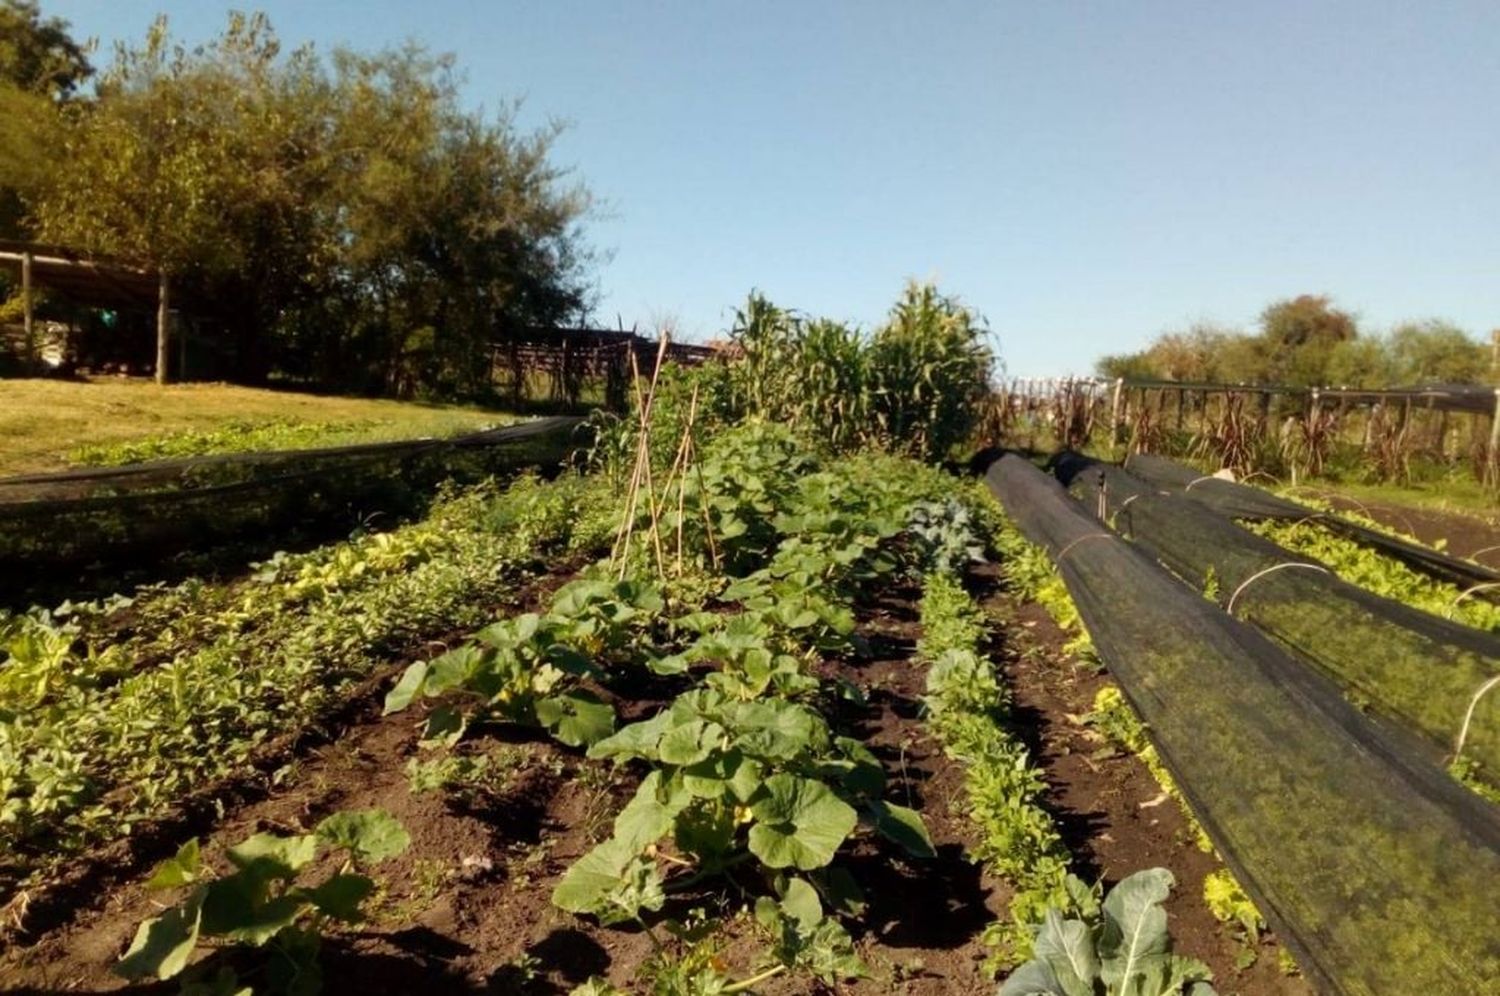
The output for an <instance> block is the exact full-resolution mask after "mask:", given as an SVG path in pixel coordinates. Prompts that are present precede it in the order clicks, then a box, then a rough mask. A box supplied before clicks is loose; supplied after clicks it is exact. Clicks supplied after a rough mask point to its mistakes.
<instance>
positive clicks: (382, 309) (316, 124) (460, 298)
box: [27, 14, 593, 394]
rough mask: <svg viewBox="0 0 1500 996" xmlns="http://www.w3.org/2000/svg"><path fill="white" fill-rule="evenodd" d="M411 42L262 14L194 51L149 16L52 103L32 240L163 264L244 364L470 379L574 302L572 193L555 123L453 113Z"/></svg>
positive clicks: (580, 260) (466, 382) (425, 387)
mask: <svg viewBox="0 0 1500 996" xmlns="http://www.w3.org/2000/svg"><path fill="white" fill-rule="evenodd" d="M458 86H459V78H458V76H457V74H456V73H455V70H454V66H453V61H452V59H451V58H450V57H447V56H438V55H433V54H431V53H429V52H427V51H426V50H425V49H423V48H421V47H420V46H416V45H407V46H405V47H402V48H398V49H392V50H388V51H383V52H378V53H373V54H370V53H361V52H354V51H350V50H344V49H338V50H335V51H333V52H332V53H331V54H330V55H328V56H326V57H325V56H322V55H320V54H319V53H317V52H315V51H314V50H313V49H312V48H310V47H304V48H299V49H297V50H295V51H290V52H285V51H283V49H282V46H281V44H280V42H279V40H278V39H277V37H276V34H275V32H274V31H273V30H272V27H271V25H270V23H269V21H268V20H267V19H266V18H265V16H264V15H260V14H255V15H241V14H232V15H230V19H229V23H228V26H227V27H226V29H225V30H224V32H223V33H222V34H221V35H219V36H218V37H217V38H216V39H214V40H213V41H211V42H209V43H208V44H206V45H203V46H201V47H198V48H191V49H189V48H187V47H185V46H183V45H181V44H179V43H176V42H174V40H173V39H172V37H171V34H170V31H169V29H168V24H167V21H166V20H165V19H164V18H161V19H158V20H157V21H156V22H155V23H154V24H153V25H152V27H151V29H150V31H149V32H148V33H147V36H146V39H145V41H144V43H143V44H141V45H138V46H129V45H121V46H118V47H117V49H116V51H115V53H114V58H113V61H112V62H111V64H110V65H109V66H108V67H106V68H105V69H104V70H103V71H102V72H101V73H100V75H99V77H98V79H97V81H96V90H97V99H96V100H95V101H92V102H89V103H84V102H79V101H74V102H70V103H68V104H64V105H61V106H60V107H59V108H58V110H57V117H58V120H59V127H60V130H61V144H62V153H63V154H62V155H61V156H59V157H57V162H56V164H55V168H54V169H52V170H50V171H49V174H48V177H47V180H46V182H45V183H43V184H41V185H39V186H38V187H36V188H34V189H32V190H31V191H29V192H28V195H27V203H28V206H29V208H30V209H31V214H32V217H33V219H34V221H35V223H36V225H37V227H38V229H39V231H40V233H41V235H42V236H43V237H45V238H47V239H49V240H53V241H57V242H62V243H66V244H70V245H76V246H79V247H81V248H84V249H87V250H91V251H94V252H99V253H107V254H111V255H117V256H123V257H127V258H130V259H135V260H138V261H140V262H142V263H144V264H147V265H150V266H153V267H161V268H164V269H166V270H167V271H168V272H169V273H171V274H172V276H173V279H174V282H176V283H177V284H178V285H179V286H180V287H182V288H184V289H185V290H186V291H187V292H188V293H189V294H190V295H191V296H192V297H193V299H195V300H196V301H199V302H209V306H210V307H211V308H212V311H213V312H214V316H215V317H217V318H218V320H219V322H220V323H221V324H222V326H223V327H224V328H225V329H226V330H227V333H226V335H227V339H228V341H227V342H226V346H229V347H232V348H233V349H234V351H235V352H236V353H237V355H238V357H239V363H240V367H239V373H240V376H241V378H242V379H248V380H254V379H258V378H260V377H263V376H265V375H266V374H267V373H268V372H269V371H270V370H272V369H273V368H274V369H278V370H281V371H283V372H286V373H289V374H293V375H297V376H305V377H312V378H317V379H319V380H322V381H324V382H332V383H336V384H342V385H344V386H347V387H354V388H358V389H363V390H380V391H394V392H398V393H415V392H426V393H445V394H452V393H466V392H475V391H479V390H482V389H483V388H484V387H485V386H487V384H488V381H489V362H490V343H491V341H492V340H494V339H496V338H499V337H501V336H502V335H503V333H504V330H505V329H506V328H509V327H515V326H524V325H531V324H538V325H540V324H555V323H558V322H562V321H566V320H570V319H575V318H576V317H577V316H578V314H579V313H580V312H581V311H583V310H584V309H585V308H586V307H587V305H588V304H589V301H590V294H591V288H592V285H591V282H590V267H591V264H592V260H593V255H592V253H591V252H590V250H589V248H588V246H587V245H586V244H585V242H584V240H583V235H582V231H581V227H580V226H581V223H582V222H583V220H584V219H585V218H586V217H587V216H588V215H589V213H590V211H591V206H592V201H591V199H590V196H589V194H588V192H587V190H586V189H584V188H583V187H582V186H580V185H577V184H574V183H571V182H570V181H569V178H568V176H567V175H566V173H565V171H563V170H561V169H559V168H558V167H556V166H555V165H554V164H553V163H552V162H551V159H550V154H551V150H552V145H553V143H554V141H555V139H556V138H557V136H558V134H559V131H560V129H559V127H558V126H556V125H550V126H547V127H544V128H541V129H539V130H536V131H532V132H525V131H522V130H521V129H519V128H518V127H517V125H516V111H517V108H516V107H515V106H514V105H507V106H506V107H505V108H504V109H503V110H502V112H501V113H500V114H498V115H496V116H490V117H486V116H482V115H479V114H476V113H473V112H470V111H468V110H466V109H465V108H463V107H462V106H461V103H460V98H459V90H458Z"/></svg>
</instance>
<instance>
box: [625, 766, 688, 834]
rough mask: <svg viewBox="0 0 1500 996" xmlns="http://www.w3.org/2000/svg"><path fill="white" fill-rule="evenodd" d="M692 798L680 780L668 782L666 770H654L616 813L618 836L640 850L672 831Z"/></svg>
mask: <svg viewBox="0 0 1500 996" xmlns="http://www.w3.org/2000/svg"><path fill="white" fill-rule="evenodd" d="M690 802H692V794H691V793H689V792H688V791H687V789H686V788H685V787H684V786H682V784H681V783H680V782H679V781H678V780H676V779H672V780H671V781H668V782H665V783H664V782H663V779H662V773H661V772H660V771H653V772H651V774H649V775H647V776H646V777H645V779H643V780H642V781H641V784H640V787H639V788H637V789H636V791H635V795H634V796H633V797H632V798H631V800H630V802H628V803H627V804H626V805H625V808H624V809H622V810H620V815H618V816H616V817H615V832H614V837H615V839H616V840H619V841H621V842H623V843H624V844H625V846H626V847H627V848H629V849H630V850H631V851H632V852H633V853H636V854H639V853H640V852H641V851H643V850H645V849H646V846H647V845H648V844H654V843H656V842H657V841H658V840H660V839H661V838H662V837H665V836H666V835H667V834H668V833H669V832H670V831H671V829H672V824H673V823H674V822H675V821H676V819H677V814H678V813H680V812H682V810H683V808H684V807H686V806H687V805H688V803H690Z"/></svg>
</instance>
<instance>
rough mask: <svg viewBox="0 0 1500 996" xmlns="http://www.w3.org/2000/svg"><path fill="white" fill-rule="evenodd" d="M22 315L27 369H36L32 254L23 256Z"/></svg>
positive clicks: (23, 254)
mask: <svg viewBox="0 0 1500 996" xmlns="http://www.w3.org/2000/svg"><path fill="white" fill-rule="evenodd" d="M21 314H22V316H23V320H24V321H25V324H26V369H27V370H28V371H31V370H35V369H36V319H35V318H34V316H33V315H32V308H31V253H29V252H26V253H22V254H21Z"/></svg>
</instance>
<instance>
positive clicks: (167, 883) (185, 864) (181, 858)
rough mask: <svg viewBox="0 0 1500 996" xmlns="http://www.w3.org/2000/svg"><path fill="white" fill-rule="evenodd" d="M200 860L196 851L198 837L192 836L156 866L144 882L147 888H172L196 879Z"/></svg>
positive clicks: (200, 864) (200, 863)
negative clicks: (174, 852)
mask: <svg viewBox="0 0 1500 996" xmlns="http://www.w3.org/2000/svg"><path fill="white" fill-rule="evenodd" d="M201 866H202V862H201V858H200V855H199V853H198V838H197V837H194V838H192V839H191V840H189V841H188V842H187V843H185V844H183V845H182V846H181V847H179V848H178V849H177V853H176V854H174V855H173V856H172V857H170V858H168V859H166V860H165V861H163V862H162V863H161V864H159V865H157V866H156V869H155V870H154V871H153V872H152V873H151V878H150V879H148V880H147V882H146V888H148V889H174V888H177V887H178V886H182V885H188V884H190V883H192V882H195V881H197V880H198V873H199V871H200V869H201Z"/></svg>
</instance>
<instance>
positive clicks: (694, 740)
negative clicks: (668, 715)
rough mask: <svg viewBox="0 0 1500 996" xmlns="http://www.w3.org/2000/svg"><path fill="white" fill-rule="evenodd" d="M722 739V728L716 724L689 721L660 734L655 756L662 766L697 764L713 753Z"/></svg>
mask: <svg viewBox="0 0 1500 996" xmlns="http://www.w3.org/2000/svg"><path fill="white" fill-rule="evenodd" d="M723 737H724V728H723V727H722V726H720V725H719V724H718V723H715V722H711V721H709V720H704V719H694V720H690V721H689V722H686V723H683V724H682V725H680V726H674V727H672V728H671V729H669V730H667V731H666V732H665V733H663V734H662V737H661V742H660V743H659V744H658V745H657V754H658V756H659V757H660V758H661V762H662V763H663V764H676V765H684V766H685V765H691V764H697V763H698V762H699V761H702V760H704V759H705V758H707V757H708V756H709V755H710V754H712V753H713V752H714V750H715V749H716V748H717V747H718V746H719V743H720V741H721V740H722V739H723Z"/></svg>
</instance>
